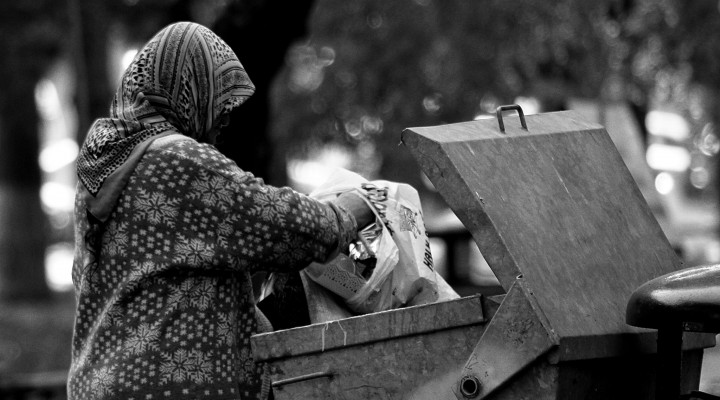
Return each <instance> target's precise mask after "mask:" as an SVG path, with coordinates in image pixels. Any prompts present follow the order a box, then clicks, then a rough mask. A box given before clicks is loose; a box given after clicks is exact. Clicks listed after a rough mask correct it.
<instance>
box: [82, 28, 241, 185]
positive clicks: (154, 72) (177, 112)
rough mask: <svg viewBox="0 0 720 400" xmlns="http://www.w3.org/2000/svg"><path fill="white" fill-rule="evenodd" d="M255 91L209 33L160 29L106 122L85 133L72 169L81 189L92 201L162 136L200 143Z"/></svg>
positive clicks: (224, 46) (126, 78)
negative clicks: (109, 180) (174, 135)
mask: <svg viewBox="0 0 720 400" xmlns="http://www.w3.org/2000/svg"><path fill="white" fill-rule="evenodd" d="M254 91H255V87H254V86H253V84H252V82H251V81H250V78H249V77H248V75H247V74H246V73H245V69H244V68H243V66H242V65H241V64H240V61H239V60H238V58H237V56H236V55H235V53H234V52H233V51H232V49H231V48H230V47H229V46H228V45H227V44H226V43H225V42H224V41H223V40H222V39H221V38H220V37H218V36H217V35H215V34H214V33H213V32H212V31H210V30H209V29H208V28H206V27H204V26H202V25H199V24H196V23H192V22H178V23H175V24H171V25H169V26H167V27H165V28H164V29H163V30H161V31H160V32H158V33H157V34H156V35H155V37H153V38H152V39H151V40H150V41H149V42H148V43H147V44H146V45H145V47H143V49H142V50H141V51H140V52H138V54H137V56H135V59H134V60H133V62H132V63H131V64H130V66H128V68H127V69H126V70H125V73H124V74H123V77H122V81H121V83H120V86H119V87H118V90H117V92H116V93H115V98H114V99H113V102H112V105H111V107H110V117H109V118H101V119H98V120H96V121H95V123H94V124H93V125H92V126H91V127H90V130H89V132H88V135H87V138H86V139H85V143H84V144H83V146H82V148H81V150H80V155H79V157H78V161H77V173H78V177H79V178H80V182H82V184H83V185H84V187H85V189H86V190H87V191H88V192H89V193H90V194H91V195H92V196H95V195H97V194H98V192H99V191H100V189H101V187H102V186H103V183H104V182H105V180H106V179H107V178H108V177H109V176H110V175H112V174H114V173H117V171H118V170H122V169H134V167H135V164H134V163H129V162H128V159H129V158H130V157H131V153H133V150H134V149H136V148H140V147H143V148H147V145H149V142H150V141H149V140H148V139H151V138H154V137H159V135H164V134H168V133H181V134H183V135H185V136H189V137H191V138H193V139H196V140H199V141H203V140H204V138H205V136H206V135H207V133H208V132H209V131H210V130H211V129H212V128H213V126H214V124H215V123H216V121H217V120H218V118H219V117H220V116H221V115H222V114H224V113H227V112H229V111H230V110H231V109H233V108H235V107H237V106H239V105H240V104H242V103H243V102H244V101H245V100H246V99H247V98H248V97H250V96H251V95H252V94H253V92H254ZM133 154H137V151H136V152H135V153H133ZM128 164H130V165H128Z"/></svg>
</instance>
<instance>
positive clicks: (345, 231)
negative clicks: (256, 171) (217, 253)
mask: <svg viewBox="0 0 720 400" xmlns="http://www.w3.org/2000/svg"><path fill="white" fill-rule="evenodd" d="M233 185H234V192H235V195H234V198H235V201H234V203H233V205H232V207H231V208H230V209H229V210H228V213H227V219H226V221H227V222H228V224H229V226H227V227H226V229H227V230H228V233H229V237H228V241H229V243H230V251H231V252H232V253H233V255H234V257H236V260H237V263H238V264H239V265H240V266H243V267H247V268H248V269H249V270H250V271H251V272H255V271H259V270H263V271H292V270H299V269H302V268H304V267H306V266H307V265H308V264H310V263H311V262H313V261H317V262H325V261H327V260H329V259H331V258H333V257H335V256H336V255H337V254H338V253H339V251H340V250H341V249H346V248H347V247H348V245H349V243H350V242H351V241H352V240H353V239H354V238H355V237H356V235H357V233H356V232H357V224H356V222H355V219H354V218H353V216H352V215H351V214H350V213H349V212H348V211H347V210H345V209H344V208H342V207H340V206H338V205H336V204H334V203H322V202H320V201H317V200H315V199H313V198H310V197H308V196H306V195H304V194H301V193H298V192H296V191H294V190H293V189H291V188H289V187H274V186H270V185H266V184H264V183H263V181H262V180H261V179H258V178H255V177H253V176H252V175H251V174H246V175H245V176H244V179H242V180H241V181H235V182H234V184H233Z"/></svg>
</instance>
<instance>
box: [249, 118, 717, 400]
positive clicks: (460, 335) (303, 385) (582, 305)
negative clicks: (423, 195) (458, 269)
mask: <svg viewBox="0 0 720 400" xmlns="http://www.w3.org/2000/svg"><path fill="white" fill-rule="evenodd" d="M517 111H518V112H519V115H518V117H519V118H520V121H519V122H520V123H518V122H517V118H508V121H507V123H506V124H504V123H503V120H502V115H501V114H500V112H501V111H500V110H499V111H498V121H497V122H496V121H494V120H478V121H471V122H465V123H458V124H449V125H442V126H434V127H419V128H408V129H406V130H405V131H404V132H403V135H402V142H403V144H404V145H405V146H406V147H407V148H408V149H409V151H411V152H412V154H413V155H414V156H415V158H416V160H417V161H418V164H419V165H420V167H421V168H422V170H423V172H424V173H425V174H426V175H427V176H428V178H429V179H430V180H431V181H432V183H433V184H434V185H435V187H436V188H437V190H438V191H439V193H440V194H441V195H442V196H443V198H444V199H445V201H446V202H447V204H448V205H449V206H450V208H451V209H452V210H453V211H454V212H455V214H456V215H457V216H458V218H459V219H460V220H461V221H462V222H463V224H464V225H465V227H466V228H467V229H468V231H469V232H470V233H471V234H472V236H473V239H474V240H475V242H476V244H477V245H478V247H479V249H480V251H481V252H482V254H483V256H484V257H485V259H486V260H487V262H488V265H489V266H490V267H491V269H492V270H493V272H494V273H495V275H496V277H497V278H498V281H499V282H500V284H501V285H502V287H503V289H504V290H505V292H506V294H505V295H504V296H502V300H501V301H500V304H499V305H498V306H497V307H495V306H494V305H495V304H496V303H495V302H494V301H491V300H490V299H488V298H485V297H484V296H477V297H470V298H463V299H459V300H455V301H451V302H447V303H438V304H432V305H427V306H421V307H411V308H407V309H401V310H392V311H388V312H384V313H378V314H370V315H364V316H359V317H353V318H348V319H342V320H339V321H336V322H332V323H327V324H316V325H310V326H307V327H300V328H295V329H291V330H287V331H280V332H274V333H269V334H264V335H257V336H255V337H254V338H253V340H254V342H253V345H254V346H255V347H254V348H255V356H256V360H257V361H259V362H267V363H268V365H269V368H270V370H271V371H272V377H273V380H274V382H275V384H276V389H277V390H276V398H277V399H279V400H282V399H301V398H306V399H314V398H340V399H361V398H379V399H382V398H391V399H411V398H412V399H441V398H458V399H465V398H492V399H578V398H586V399H626V398H627V399H651V398H653V396H654V393H653V388H654V380H655V371H654V364H655V360H656V357H655V351H656V348H655V338H656V334H655V332H654V331H650V330H644V329H638V328H633V327H630V326H628V325H627V324H625V320H624V316H625V314H624V313H625V307H626V304H627V300H628V298H629V296H630V294H631V293H632V292H633V290H634V289H635V288H637V287H638V286H639V285H641V284H642V283H644V282H646V281H647V280H649V279H652V278H654V277H656V276H659V275H663V274H665V273H668V272H672V271H675V270H678V269H680V268H682V263H681V261H680V260H679V258H678V256H677V255H676V253H675V252H674V250H673V248H672V246H671V245H670V243H669V242H668V240H667V238H666V237H665V235H664V233H663V231H662V230H661V228H660V226H659V225H658V223H657V221H656V220H655V218H654V217H653V214H652V212H651V210H650V208H649V207H648V205H647V203H646V202H645V200H644V198H643V197H642V194H641V193H640V191H639V189H638V188H637V186H636V185H635V182H634V181H633V179H632V177H631V175H630V173H629V171H628V170H627V167H626V166H625V164H624V163H623V161H622V159H621V158H620V155H619V153H618V152H617V149H616V148H615V146H614V144H613V143H612V141H611V140H610V138H609V136H608V134H607V132H606V131H605V129H604V128H603V127H602V126H599V125H596V124H592V123H588V122H586V121H584V120H583V119H582V118H580V116H579V115H577V114H576V113H574V112H572V111H563V112H556V113H546V114H537V115H531V116H528V118H527V121H526V119H525V117H524V116H523V115H522V113H521V111H522V110H520V109H519V108H518V109H517ZM473 302H477V305H478V307H473V306H471V304H473V305H474V304H475V303H473ZM491 305H493V306H491ZM441 309H442V310H444V311H442V312H439V310H441ZM465 313H475V315H474V316H472V317H471V316H470V315H465ZM440 314H442V318H440V317H439V315H440ZM410 315H413V317H410ZM473 317H474V319H473ZM378 318H379V319H378ZM406 318H407V319H406ZM408 320H412V321H422V323H421V324H413V323H408V322H407V321H408ZM469 320H473V321H474V322H473V323H467V321H469ZM351 324H352V325H351ZM433 324H437V326H436V327H433V328H430V327H429V326H431V325H433ZM396 325H397V327H395V326H396ZM348 326H351V329H347V327H348ZM451 326H452V328H451ZM331 332H332V333H331ZM340 333H341V334H342V335H341V337H340V339H338V335H340ZM328 335H331V336H332V337H333V339H332V340H333V342H332V343H333V346H334V347H332V348H330V347H327V346H328V343H329V342H328V341H327V340H328V337H329V336H328ZM318 337H319V338H320V339H321V340H320V346H319V347H320V348H319V350H320V351H319V352H318V346H317V343H318ZM356 337H357V338H360V337H363V338H365V337H367V338H371V339H372V340H370V339H369V340H360V339H350V338H356ZM310 343H312V344H314V347H313V346H311V345H310ZM714 343H715V342H714V336H712V335H707V334H694V335H688V336H686V340H685V343H684V345H685V346H684V349H685V350H684V352H685V354H684V365H683V368H684V373H683V383H682V384H683V391H689V390H690V389H695V388H697V386H698V383H699V375H700V366H701V363H702V351H703V350H702V349H703V348H705V347H709V346H712V345H714ZM308 346H310V347H308ZM266 348H273V349H275V350H274V351H273V352H272V354H271V352H266V351H264V350H263V349H266ZM303 349H308V351H305V350H303ZM383 354H384V355H383ZM436 360H438V361H437V363H436ZM440 360H442V361H440ZM440 364H442V366H440ZM340 371H342V372H340ZM308 377H310V378H309V379H306V378H308ZM323 396H325V397H323Z"/></svg>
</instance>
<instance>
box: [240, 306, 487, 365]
mask: <svg viewBox="0 0 720 400" xmlns="http://www.w3.org/2000/svg"><path fill="white" fill-rule="evenodd" d="M486 319H487V318H486V317H485V316H484V313H483V305H482V297H481V296H480V295H477V296H470V297H464V298H460V299H456V300H450V301H446V302H441V303H433V304H426V305H422V306H414V307H407V308H402V309H396V310H390V311H384V312H379V313H373V314H367V315H361V316H357V317H351V318H346V319H341V320H337V321H332V322H326V323H319V324H313V325H308V326H303V327H298V328H293V329H286V330H281V331H276V332H269V333H263V334H258V335H254V336H252V338H251V344H252V348H253V355H254V357H255V360H256V361H267V360H272V359H276V358H285V357H295V356H300V355H304V354H312V353H317V352H325V351H328V350H332V349H336V348H344V347H349V346H355V345H361V344H368V343H372V342H376V341H383V340H390V339H395V338H398V337H402V336H406V335H420V334H425V333H430V332H433V331H437V330H443V329H449V328H456V327H460V326H465V325H475V324H479V323H483V322H485V321H486ZM465 358H466V357H465Z"/></svg>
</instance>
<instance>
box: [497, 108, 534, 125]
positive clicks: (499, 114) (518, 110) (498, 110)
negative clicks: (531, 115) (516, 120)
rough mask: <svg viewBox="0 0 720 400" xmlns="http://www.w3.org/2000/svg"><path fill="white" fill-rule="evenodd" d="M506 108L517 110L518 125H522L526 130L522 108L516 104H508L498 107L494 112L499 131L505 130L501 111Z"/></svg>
mask: <svg viewBox="0 0 720 400" xmlns="http://www.w3.org/2000/svg"><path fill="white" fill-rule="evenodd" d="M507 110H515V111H517V113H518V116H519V117H520V125H522V128H523V129H525V130H528V128H527V124H526V123H525V114H524V113H523V110H522V108H521V107H520V106H519V105H517V104H510V105H506V106H500V107H498V108H497V110H496V112H495V113H496V114H497V120H498V125H500V132H505V124H504V123H503V119H502V112H503V111H507Z"/></svg>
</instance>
